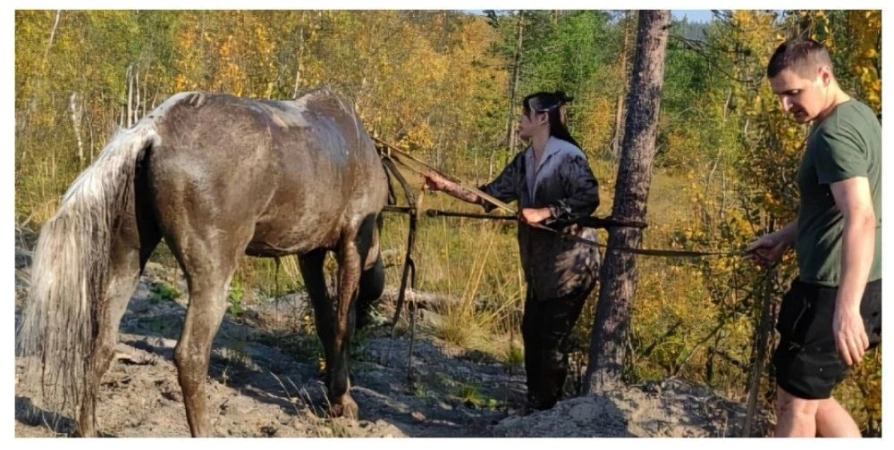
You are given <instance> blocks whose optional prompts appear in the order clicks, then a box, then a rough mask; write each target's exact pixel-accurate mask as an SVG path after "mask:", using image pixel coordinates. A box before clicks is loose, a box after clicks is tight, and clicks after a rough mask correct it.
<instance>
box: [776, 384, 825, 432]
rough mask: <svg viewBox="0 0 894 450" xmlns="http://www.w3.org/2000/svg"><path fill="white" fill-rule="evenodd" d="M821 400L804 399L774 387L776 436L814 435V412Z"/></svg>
mask: <svg viewBox="0 0 894 450" xmlns="http://www.w3.org/2000/svg"><path fill="white" fill-rule="evenodd" d="M821 401H823V400H804V399H802V398H798V397H795V396H793V395H791V394H789V393H788V392H785V391H784V390H783V389H782V388H776V437H814V436H816V431H817V426H816V413H817V409H818V407H819V404H820V402H821Z"/></svg>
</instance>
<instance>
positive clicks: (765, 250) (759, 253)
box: [745, 233, 790, 266]
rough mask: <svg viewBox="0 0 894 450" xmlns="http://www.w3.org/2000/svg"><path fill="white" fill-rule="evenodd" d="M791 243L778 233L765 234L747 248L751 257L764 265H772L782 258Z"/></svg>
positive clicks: (746, 251) (746, 250)
mask: <svg viewBox="0 0 894 450" xmlns="http://www.w3.org/2000/svg"><path fill="white" fill-rule="evenodd" d="M789 245H790V244H789V243H788V242H787V241H786V240H785V239H784V238H782V237H781V236H780V235H779V234H778V233H770V234H765V235H763V236H761V237H760V238H758V239H757V240H756V241H754V242H752V243H750V244H748V247H746V248H745V253H747V254H748V255H749V256H750V257H751V259H752V260H753V261H755V262H757V263H758V264H761V265H763V266H770V265H773V264H774V263H776V262H777V261H779V259H780V258H782V254H783V253H785V250H786V249H787V248H788V247H789Z"/></svg>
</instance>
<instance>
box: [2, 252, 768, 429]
mask: <svg viewBox="0 0 894 450" xmlns="http://www.w3.org/2000/svg"><path fill="white" fill-rule="evenodd" d="M17 267H19V269H17V283H16V284H17V285H16V290H17V295H16V298H17V301H16V322H17V324H18V320H19V314H20V310H21V305H22V302H23V300H24V297H25V289H26V288H27V286H26V285H27V282H26V281H20V280H19V278H21V279H22V280H27V266H26V265H25V264H19V258H18V256H17ZM173 273H174V272H173V271H170V270H168V269H165V268H162V267H161V266H157V265H150V267H148V268H147V271H146V273H145V274H144V277H143V278H142V280H141V281H140V285H139V287H138V289H137V292H136V293H135V295H134V297H133V298H132V300H131V302H130V304H129V306H128V310H127V313H126V314H125V317H124V319H123V320H122V324H121V328H120V344H119V345H118V347H117V349H116V357H115V360H114V362H113V363H112V366H111V368H110V370H109V372H108V373H107V374H106V375H105V377H104V378H103V382H102V384H101V389H100V393H99V401H98V407H97V412H96V414H97V418H98V421H99V428H100V430H101V432H102V433H103V434H104V435H106V436H119V437H125V436H139V437H167V436H188V435H189V429H188V427H187V424H186V415H185V410H184V407H183V402H182V396H181V393H180V387H179V385H178V384H177V373H176V368H175V366H174V364H173V360H172V358H173V348H174V346H175V344H176V339H177V338H178V336H179V334H180V327H181V325H182V321H183V316H184V312H185V305H186V300H185V299H183V298H180V299H176V300H172V299H160V298H159V296H158V295H157V294H156V293H153V286H154V282H155V281H157V280H161V279H163V280H171V277H172V276H173V275H172V274H173ZM172 283H174V284H175V285H176V284H178V283H182V281H178V280H172ZM181 291H183V290H182V289H181ZM308 313H309V311H308V310H307V306H306V304H305V302H304V299H303V297H302V296H301V295H298V294H292V295H289V296H286V297H284V298H283V299H282V300H280V301H279V302H277V303H274V302H270V303H263V304H259V305H255V306H250V307H249V306H247V307H245V309H244V310H243V311H242V312H241V314H238V316H237V317H234V316H231V315H229V314H228V315H227V317H226V318H225V320H224V323H223V325H222V326H221V330H220V331H219V332H218V335H217V337H216V339H215V342H214V350H213V355H212V361H211V369H210V374H209V383H208V385H207V390H206V394H207V395H208V398H209V404H208V405H209V408H208V411H209V414H210V421H211V425H212V429H213V432H214V434H215V435H217V436H242V437H333V436H336V437H491V436H553V437H565V436H580V437H595V436H604V437H614V436H618V437H620V436H639V437H658V436H662V437H665V436H666V437H687V436H738V435H740V431H739V430H740V428H741V424H742V421H743V418H744V411H745V407H744V404H743V402H741V401H739V402H732V401H729V400H727V399H724V398H722V397H720V396H718V395H716V394H715V393H713V392H712V391H711V390H710V389H708V388H706V387H703V386H698V385H693V384H691V383H688V382H686V381H683V380H679V379H671V380H666V381H664V382H663V383H660V384H656V383H651V384H646V385H643V386H632V387H622V388H618V389H615V390H613V391H611V392H606V393H605V394H603V395H599V396H586V397H577V398H568V399H566V400H563V401H562V402H560V403H559V404H558V405H557V406H556V407H555V408H553V409H552V410H550V411H542V412H537V413H534V414H531V415H528V416H522V415H521V414H520V410H519V408H520V406H521V404H522V402H523V399H524V392H525V386H524V373H523V372H522V370H521V369H519V368H515V369H514V370H512V371H510V370H509V368H508V367H507V366H505V365H504V364H501V363H499V362H496V361H493V360H490V359H489V358H488V357H486V356H485V355H482V354H480V353H477V352H468V351H465V350H463V349H459V348H455V347H451V346H450V345H447V344H445V343H443V342H438V341H437V340H436V339H433V338H432V337H430V336H428V335H427V334H426V333H425V332H424V326H420V332H419V333H418V337H417V339H416V341H415V344H414V349H413V358H412V369H413V370H412V381H410V379H409V377H408V368H409V361H410V358H409V356H408V355H409V350H410V340H409V338H408V337H406V336H401V337H398V338H396V339H394V340H392V339H390V338H389V337H388V331H389V327H388V326H386V325H385V324H383V323H381V321H380V323H378V324H377V325H376V326H373V327H372V328H371V329H369V330H366V331H365V332H364V334H363V335H362V336H360V339H358V344H357V345H355V347H354V348H353V350H352V360H351V375H352V388H351V395H352V396H353V397H354V399H355V400H356V401H357V403H358V404H359V406H360V418H359V420H356V421H351V420H346V419H334V420H332V419H328V418H327V417H326V409H327V407H326V400H325V393H324V386H323V384H322V381H321V376H320V373H321V372H320V367H321V366H320V364H321V361H320V358H319V343H318V341H317V340H316V336H315V335H313V334H308V333H306V332H305V331H303V328H305V327H304V326H303V325H302V324H306V322H307V319H306V316H307V315H308ZM23 363H24V358H22V357H20V356H17V357H16V396H15V406H16V409H15V410H16V413H15V421H16V422H15V435H16V436H17V437H34V436H39V437H50V436H68V435H69V434H70V432H71V431H72V429H73V422H72V417H71V416H69V415H64V414H57V413H56V412H55V411H49V410H47V409H45V406H44V405H42V404H41V403H40V401H39V400H36V399H38V398H39V397H38V396H37V395H35V394H36V391H35V390H34V388H33V387H32V384H29V383H26V382H25V381H26V380H24V379H23V377H22V372H23ZM511 372H514V373H511ZM31 407H34V408H36V410H37V411H41V412H42V413H43V414H41V415H40V417H39V418H34V417H32V416H29V415H28V414H26V411H27V410H30V409H31ZM757 422H758V425H757V426H756V427H755V428H756V431H755V433H754V434H756V435H762V434H764V432H763V431H762V430H766V429H768V425H767V419H766V415H765V414H763V413H762V414H761V415H760V416H759V417H758V419H757Z"/></svg>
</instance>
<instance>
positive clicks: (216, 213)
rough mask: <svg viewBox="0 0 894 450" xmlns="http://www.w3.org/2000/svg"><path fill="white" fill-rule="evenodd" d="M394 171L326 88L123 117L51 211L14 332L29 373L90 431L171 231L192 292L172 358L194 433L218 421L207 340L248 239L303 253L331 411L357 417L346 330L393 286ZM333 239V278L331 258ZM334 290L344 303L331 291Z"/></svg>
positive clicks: (180, 104) (264, 248)
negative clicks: (384, 247)
mask: <svg viewBox="0 0 894 450" xmlns="http://www.w3.org/2000/svg"><path fill="white" fill-rule="evenodd" d="M387 197H388V180H387V176H386V174H385V171H384V168H383V165H382V163H381V160H380V158H379V156H378V154H377V152H376V148H375V145H374V143H373V141H372V139H371V138H370V136H369V134H368V133H367V132H366V130H365V129H364V127H363V125H362V124H361V123H360V120H359V119H358V118H357V115H356V112H355V110H354V108H353V106H352V105H351V104H350V102H348V101H347V100H346V99H344V98H343V97H342V96H340V95H339V94H337V93H335V92H333V91H331V90H329V89H327V88H316V89H313V90H310V91H309V92H307V93H305V94H304V95H301V96H299V97H298V98H296V99H295V100H291V101H273V100H259V99H248V98H241V97H235V96H231V95H227V94H220V93H202V92H182V93H179V94H176V95H173V96H172V97H170V98H169V99H167V100H166V101H164V102H163V103H162V104H161V105H160V106H158V107H157V108H156V109H154V110H153V111H152V112H151V113H150V114H149V115H148V116H146V117H144V118H142V119H141V120H140V121H139V122H137V123H136V124H135V125H133V126H132V127H130V128H128V129H124V130H119V131H118V132H117V133H116V134H115V135H114V136H113V137H112V139H111V140H110V141H109V143H108V145H107V146H106V147H105V148H104V149H103V150H102V152H101V154H100V155H99V156H98V158H97V159H96V160H95V161H94V162H93V164H91V165H90V166H89V167H88V168H87V169H85V171H84V172H82V173H81V174H80V175H79V176H78V177H77V179H76V180H75V181H74V183H72V185H71V186H70V187H69V189H68V190H67V192H66V194H65V195H64V196H63V198H62V201H61V202H60V206H59V208H58V210H57V211H56V212H55V215H54V216H53V217H52V218H51V219H50V220H49V221H48V222H47V223H45V224H44V225H43V227H42V229H41V232H40V237H39V240H38V243H37V246H36V249H35V254H34V260H33V266H32V273H31V288H30V292H29V297H28V300H27V305H26V306H25V310H24V312H23V316H22V317H23V318H22V323H21V326H20V329H19V330H18V333H17V335H18V336H17V338H18V339H17V347H18V348H17V350H18V352H19V354H20V355H24V356H32V358H29V360H30V361H31V362H30V363H29V365H28V369H27V370H28V372H27V373H29V374H33V375H34V376H32V377H26V380H27V379H29V378H30V379H33V380H37V381H39V382H40V383H41V385H42V386H41V387H42V389H41V391H42V392H43V393H42V394H41V395H42V396H43V397H44V398H46V399H47V401H50V402H53V403H54V405H55V404H58V406H59V407H60V408H63V409H65V408H70V410H71V411H72V413H73V414H74V413H75V412H76V413H77V422H76V426H77V430H76V434H77V435H80V436H95V435H96V433H97V423H96V418H95V407H96V396H97V391H98V387H99V383H100V379H101V378H102V376H103V374H104V373H105V372H106V371H107V370H108V368H109V366H110V364H111V361H112V358H113V349H114V346H115V344H116V343H117V340H118V326H119V324H120V321H121V318H122V316H123V314H124V311H125V309H126V306H127V303H128V301H129V299H130V298H131V296H132V294H133V292H134V291H135V289H136V286H137V283H138V280H139V277H140V275H141V273H142V271H143V268H144V267H145V264H146V262H147V260H148V259H149V256H150V255H151V254H152V252H153V250H154V249H155V248H156V246H157V245H158V244H159V242H160V241H161V239H162V238H164V240H165V242H166V244H167V245H168V247H170V249H171V252H172V253H173V255H174V256H175V257H176V259H177V262H178V263H179V265H180V267H181V268H182V270H183V273H184V275H185V278H186V281H187V285H188V290H189V305H188V307H187V309H186V317H185V319H184V323H183V331H182V333H181V335H180V338H179V340H178V342H177V345H176V347H175V350H174V363H175V365H176V367H177V372H178V381H179V384H180V388H181V389H182V392H183V402H184V404H185V408H186V418H187V421H188V423H189V429H190V432H191V433H192V435H193V436H208V435H209V434H210V433H211V431H212V430H211V429H210V428H209V422H208V417H207V410H206V395H205V379H206V377H207V374H208V364H209V359H210V352H211V342H212V339H213V337H214V335H215V334H216V333H217V330H218V328H219V327H220V324H221V321H222V319H223V316H224V312H225V311H226V307H227V292H228V286H229V284H230V280H231V279H232V277H233V273H234V272H235V270H236V268H237V261H238V259H239V258H240V256H241V255H243V254H246V255H249V256H258V257H283V256H289V255H296V256H297V258H298V262H299V267H300V271H301V274H302V276H303V278H304V281H305V285H306V287H307V291H308V295H309V297H310V299H311V303H312V305H313V309H314V320H315V324H316V328H317V333H318V337H319V338H320V340H321V342H322V344H323V345H322V346H323V348H324V352H325V360H326V371H325V377H324V378H325V382H326V387H327V397H328V400H329V402H330V410H329V412H330V415H332V416H334V417H337V416H343V417H348V418H356V417H357V413H358V406H357V403H356V402H355V401H354V400H353V399H352V398H351V395H350V392H349V389H350V381H349V370H348V343H349V341H350V339H351V335H352V333H353V330H354V326H355V320H356V311H357V309H358V304H359V308H364V307H369V305H370V304H371V303H372V302H373V301H375V300H377V299H378V298H379V297H380V295H381V293H382V290H383V288H384V266H383V264H382V259H381V256H380V252H379V235H378V233H379V226H380V225H381V221H380V217H381V216H380V215H381V212H382V209H383V208H384V206H385V203H386V200H387ZM328 252H333V253H334V254H335V256H336V261H337V263H338V273H337V282H336V285H337V286H336V294H335V295H332V296H330V294H329V290H328V288H327V286H326V281H325V277H324V272H323V265H324V261H325V257H326V255H327V253H328ZM333 303H334V304H333Z"/></svg>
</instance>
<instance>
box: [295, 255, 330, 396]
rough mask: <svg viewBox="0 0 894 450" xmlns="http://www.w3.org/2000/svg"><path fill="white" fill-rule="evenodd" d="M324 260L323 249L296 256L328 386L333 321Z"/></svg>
mask: <svg viewBox="0 0 894 450" xmlns="http://www.w3.org/2000/svg"><path fill="white" fill-rule="evenodd" d="M325 260H326V250H324V249H316V250H312V251H310V252H308V253H306V254H303V255H300V256H298V265H299V267H300V269H301V276H302V277H304V286H305V287H306V288H307V295H308V296H309V297H310V301H311V304H312V305H313V310H314V325H315V326H316V329H317V336H319V338H320V342H321V343H322V344H323V351H324V357H325V358H326V361H327V364H326V379H325V381H326V385H327V386H328V385H329V380H330V379H331V376H330V375H329V374H330V372H331V370H330V365H329V363H328V361H331V360H332V342H333V336H334V331H335V330H334V328H333V327H334V325H335V320H334V318H333V314H332V313H333V308H332V303H331V300H332V299H331V298H330V297H329V290H328V288H327V287H326V276H325V273H324V271H323V264H324V262H325Z"/></svg>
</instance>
